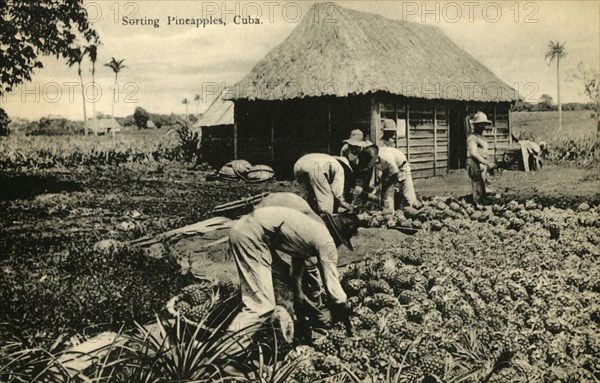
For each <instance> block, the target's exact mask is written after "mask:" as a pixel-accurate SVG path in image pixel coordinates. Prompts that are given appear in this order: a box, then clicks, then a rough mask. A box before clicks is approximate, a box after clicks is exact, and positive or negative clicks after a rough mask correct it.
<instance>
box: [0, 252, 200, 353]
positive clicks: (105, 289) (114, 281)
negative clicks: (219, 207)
mask: <svg viewBox="0 0 600 383" xmlns="http://www.w3.org/2000/svg"><path fill="white" fill-rule="evenodd" d="M36 253H37V252H36V249H23V252H22V256H21V257H18V258H11V259H9V260H5V261H4V262H2V268H3V270H4V274H5V276H6V278H3V279H2V280H1V281H0V305H1V306H2V308H3V313H2V319H1V321H2V322H5V323H7V324H9V325H10V326H12V328H9V329H8V333H6V332H5V334H3V336H2V338H5V337H6V336H10V335H11V334H12V335H14V334H15V333H16V334H21V335H22V337H23V338H24V340H25V341H26V343H27V344H29V345H47V343H48V342H49V341H50V340H51V339H53V338H54V339H55V338H56V337H57V336H58V334H61V333H66V334H70V335H73V334H75V333H82V332H85V331H90V328H92V327H93V328H94V329H93V330H91V331H90V332H97V331H98V332H99V331H104V330H113V331H116V330H119V328H120V327H121V326H123V325H129V326H130V325H133V323H134V321H137V322H140V323H146V322H148V321H149V320H151V319H152V318H153V317H154V315H155V312H157V311H160V310H161V309H162V308H163V307H164V305H165V303H166V301H167V300H168V299H169V298H170V297H172V296H173V295H175V293H177V292H179V291H180V290H181V288H182V287H183V286H185V285H186V284H188V283H189V282H190V280H189V278H188V277H185V276H183V275H181V273H180V266H179V265H178V264H177V262H176V261H174V260H170V259H154V258H150V257H148V256H146V255H145V254H144V252H143V251H142V250H140V249H136V248H130V247H127V246H124V245H120V246H112V247H110V248H109V249H86V250H79V249H73V250H71V251H69V253H68V255H67V256H66V257H63V258H62V259H56V258H55V259H45V258H44V257H40V256H39V255H38V254H36ZM34 260H35V261H34ZM5 331H6V329H5Z"/></svg>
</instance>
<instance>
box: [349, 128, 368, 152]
mask: <svg viewBox="0 0 600 383" xmlns="http://www.w3.org/2000/svg"><path fill="white" fill-rule="evenodd" d="M344 142H345V143H347V144H348V145H351V146H358V147H361V148H364V147H366V146H368V144H367V142H366V141H365V135H364V134H363V132H362V130H360V129H354V130H353V131H351V132H350V137H348V138H347V139H345V140H344Z"/></svg>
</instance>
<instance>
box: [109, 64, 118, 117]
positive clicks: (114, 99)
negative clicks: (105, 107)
mask: <svg viewBox="0 0 600 383" xmlns="http://www.w3.org/2000/svg"><path fill="white" fill-rule="evenodd" d="M118 75H119V72H115V84H114V85H113V102H112V112H111V116H112V118H115V103H116V102H117V76H118Z"/></svg>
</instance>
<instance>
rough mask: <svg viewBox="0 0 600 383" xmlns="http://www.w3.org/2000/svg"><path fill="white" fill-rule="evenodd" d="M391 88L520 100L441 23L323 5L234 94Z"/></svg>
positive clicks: (279, 95)
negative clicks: (437, 24)
mask: <svg viewBox="0 0 600 383" xmlns="http://www.w3.org/2000/svg"><path fill="white" fill-rule="evenodd" d="M377 91H382V92H389V93H391V94H397V95H403V96H407V97H417V98H427V99H452V100H467V101H495V102H500V101H514V100H516V98H517V94H516V91H515V90H514V89H513V88H511V87H510V86H508V85H507V84H505V83H504V82H503V81H502V80H500V79H499V78H498V77H496V76H495V75H494V74H493V73H492V72H491V71H490V70H489V69H487V68H486V67H485V66H484V65H483V64H481V63H480V62H479V61H477V60H476V59H474V58H473V57H472V56H471V55H469V54H468V53H467V52H465V51H464V50H462V49H461V48H460V47H459V46H457V45H456V44H455V43H454V42H452V41H451V40H450V39H449V38H448V37H447V36H446V35H444V33H443V32H442V31H441V30H440V29H439V28H437V27H434V26H430V25H425V24H419V23H413V22H403V21H400V20H391V19H387V18H385V17H383V16H379V15H375V14H371V13H364V12H358V11H354V10H351V9H347V8H343V7H340V6H338V5H336V4H334V3H316V4H314V5H313V6H312V7H311V8H310V11H309V12H308V13H307V14H306V15H305V16H304V18H303V19H302V20H301V21H300V22H299V24H298V25H297V26H296V28H295V29H294V30H293V31H292V33H291V34H290V36H289V37H288V38H287V39H286V40H285V41H283V42H282V43H281V44H280V45H278V46H277V47H275V48H274V49H273V50H272V51H271V52H269V53H268V54H267V56H266V57H265V58H264V59H262V60H261V61H260V62H259V63H258V64H257V65H256V66H255V67H254V69H252V71H251V72H250V73H249V74H248V75H247V76H246V77H244V78H243V79H242V80H241V81H240V82H239V83H238V84H236V86H235V92H234V93H235V94H234V95H233V94H232V93H228V96H229V99H234V100H235V99H250V100H255V99H263V100H281V99H290V98H302V97H310V96H320V95H332V96H339V97H345V96H349V95H352V94H366V93H370V92H377Z"/></svg>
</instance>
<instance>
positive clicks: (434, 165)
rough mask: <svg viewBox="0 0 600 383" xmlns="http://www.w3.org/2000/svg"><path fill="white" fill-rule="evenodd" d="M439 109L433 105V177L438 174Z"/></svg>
mask: <svg viewBox="0 0 600 383" xmlns="http://www.w3.org/2000/svg"><path fill="white" fill-rule="evenodd" d="M437 157H438V156H437V107H436V105H435V104H434V105H433V176H434V177H435V176H436V174H437Z"/></svg>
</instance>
